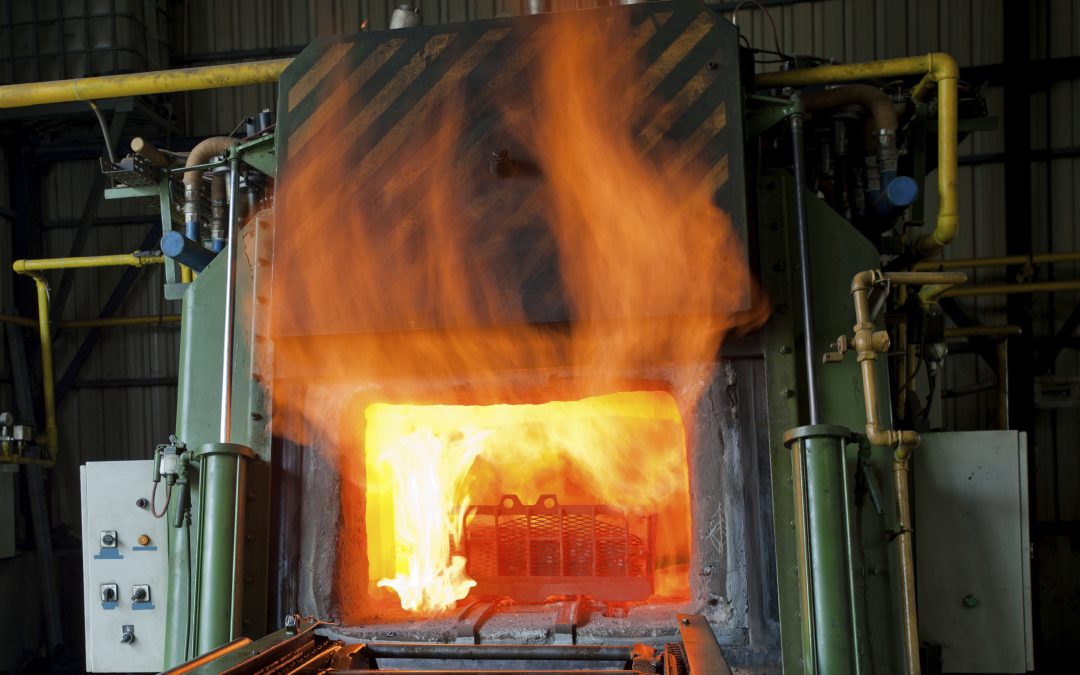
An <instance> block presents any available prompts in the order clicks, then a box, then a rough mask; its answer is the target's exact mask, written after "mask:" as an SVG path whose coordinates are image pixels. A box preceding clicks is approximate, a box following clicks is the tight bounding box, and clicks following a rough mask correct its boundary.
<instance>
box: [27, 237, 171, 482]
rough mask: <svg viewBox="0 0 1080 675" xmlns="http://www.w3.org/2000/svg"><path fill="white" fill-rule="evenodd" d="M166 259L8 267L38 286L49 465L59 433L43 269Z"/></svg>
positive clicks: (50, 261) (151, 259)
mask: <svg viewBox="0 0 1080 675" xmlns="http://www.w3.org/2000/svg"><path fill="white" fill-rule="evenodd" d="M163 262H165V257H164V256H160V255H138V253H122V254H118V255H97V256H86V257H82V258H43V259H40V260H16V261H15V262H14V263H12V265H11V268H12V269H13V270H15V272H16V273H18V274H22V275H25V276H28V277H30V278H31V279H33V280H34V284H36V285H37V304H38V334H39V338H40V341H41V379H42V387H41V389H42V397H43V398H44V399H45V436H44V442H45V447H46V449H47V451H48V457H46V458H45V460H46V461H45V462H43V463H44V464H45V465H47V466H52V465H53V464H54V463H55V462H56V458H57V456H58V454H59V451H60V440H59V433H58V431H57V425H56V382H55V377H56V375H55V372H54V371H53V351H52V327H51V325H50V324H49V282H48V280H46V279H45V275H44V274H42V272H43V271H45V270H61V269H85V268H88V267H118V266H131V267H146V266H147V265H157V264H161V263H163Z"/></svg>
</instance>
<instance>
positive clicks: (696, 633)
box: [679, 614, 732, 675]
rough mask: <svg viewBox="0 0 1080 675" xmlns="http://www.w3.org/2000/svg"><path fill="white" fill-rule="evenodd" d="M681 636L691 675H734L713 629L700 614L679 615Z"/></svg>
mask: <svg viewBox="0 0 1080 675" xmlns="http://www.w3.org/2000/svg"><path fill="white" fill-rule="evenodd" d="M679 636H680V637H682V643H683V649H684V650H685V651H686V665H687V670H689V673H690V675H732V672H731V666H729V665H728V662H727V659H725V658H724V652H723V651H721V649H720V643H719V642H717V641H716V636H715V635H713V632H712V628H711V627H710V626H709V622H708V621H706V620H705V617H703V616H701V615H700V614H680V615H679Z"/></svg>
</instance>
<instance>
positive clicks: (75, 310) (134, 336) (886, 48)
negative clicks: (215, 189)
mask: <svg viewBox="0 0 1080 675" xmlns="http://www.w3.org/2000/svg"><path fill="white" fill-rule="evenodd" d="M1004 1H1005V0H948V1H943V0H823V1H819V2H804V3H799V4H792V5H776V6H772V7H771V8H770V13H771V15H772V18H773V20H774V21H775V26H776V37H775V38H774V33H773V29H772V26H771V24H770V23H769V22H768V21H766V20H764V19H763V16H762V13H761V12H760V11H759V10H757V9H755V8H753V7H752V5H747V7H746V8H745V9H743V10H742V11H740V13H739V23H740V25H741V26H742V27H743V32H744V34H745V35H746V36H747V38H748V40H749V41H750V42H751V44H753V45H754V46H756V47H760V48H763V49H773V48H774V44H775V42H776V41H777V40H778V41H779V44H780V46H781V49H782V51H784V52H788V53H792V52H794V53H800V54H814V55H818V56H827V57H835V58H837V59H839V60H843V61H858V60H868V59H873V58H884V57H893V56H901V55H906V54H913V53H922V52H927V51H936V50H944V51H949V52H951V53H952V54H954V55H955V56H956V58H957V60H958V61H959V63H960V65H961V66H971V65H987V64H996V63H1000V62H1001V61H1002V60H1003V51H1002V42H1003V37H1004V34H1003V33H1004V31H1005V30H1006V27H1005V26H1004V25H1003V19H1002V16H1003V14H1004V11H1003V7H1004V4H1003V3H1004ZM397 4H398V3H397V2H392V1H390V0H353V1H347V0H279V1H276V2H264V1H262V0H237V1H234V2H217V1H214V0H189V1H188V2H184V3H178V4H175V5H173V11H174V15H173V17H172V26H173V30H174V35H173V40H172V43H173V51H174V61H175V62H177V63H195V64H206V63H212V62H220V61H229V60H240V59H253V58H270V57H272V56H274V54H273V53H272V50H281V49H285V50H286V51H287V50H288V49H289V48H293V47H298V46H301V45H303V44H305V43H307V42H308V41H310V40H311V39H312V38H313V37H315V36H318V35H327V34H334V33H343V32H352V31H356V30H357V29H358V28H359V27H360V26H361V24H362V23H363V22H364V21H365V20H366V21H367V25H368V28H369V29H371V30H376V29H380V28H383V27H385V25H386V24H387V22H388V19H389V16H390V13H391V12H392V9H393V7H394V6H395V5H397ZM522 4H523V2H522V1H521V0H505V1H503V0H468V1H466V2H457V1H450V0H427V1H425V2H422V3H420V7H421V16H422V19H423V21H424V22H425V23H440V22H446V21H462V20H469V19H474V18H485V17H491V16H495V15H497V14H500V13H507V14H518V13H520V12H521V9H522ZM561 4H563V5H566V6H594V5H596V4H598V3H596V2H575V1H574V0H570V1H569V2H563V3H561ZM599 4H605V3H599ZM1032 7H1033V9H1032V12H1033V26H1034V31H1033V32H1034V35H1033V54H1032V56H1033V57H1035V58H1045V57H1058V56H1070V55H1076V54H1080V44H1078V43H1080V30H1078V27H1080V6H1078V3H1077V2H1076V0H1047V1H1046V2H1042V3H1033V5H1032ZM215 54H222V56H214V55H215ZM986 96H987V99H988V101H989V105H990V114H991V115H994V116H996V117H998V118H1001V117H1002V109H1003V103H1004V94H1003V91H1002V90H1001V89H1000V88H994V87H992V88H989V89H988V90H987V91H986ZM274 98H275V94H274V87H273V86H270V85H265V86H257V87H244V88H239V89H234V90H220V91H211V92H198V93H193V94H188V95H183V96H179V97H177V98H176V100H177V101H178V110H179V112H180V116H181V117H182V119H183V125H184V129H183V131H184V133H185V134H187V135H189V136H195V137H198V136H204V135H211V134H219V133H227V132H229V131H230V130H231V129H233V128H234V127H235V126H236V125H237V124H238V123H239V121H240V120H241V118H242V117H243V116H245V115H248V114H251V113H254V112H256V111H258V110H260V109H262V108H265V107H270V108H272V107H274V102H275V101H274ZM1078 106H1080V89H1078V85H1077V82H1076V81H1065V82H1058V83H1054V84H1053V85H1052V86H1051V87H1050V89H1049V91H1046V92H1039V93H1037V94H1036V95H1035V97H1034V99H1033V108H1032V117H1033V122H1034V125H1033V126H1034V128H1033V135H1032V142H1033V143H1034V146H1035V148H1036V149H1037V150H1038V149H1046V148H1048V149H1057V150H1061V149H1063V148H1072V147H1074V146H1076V145H1078V144H1080V138H1078V136H1080V122H1078V121H1077V120H1078V119H1080V116H1077V115H1075V114H1074V111H1076V110H1077V108H1078ZM1001 121H1002V123H1006V122H1007V120H1001ZM1003 150H1004V132H1003V130H1002V128H1001V127H999V128H998V130H996V131H990V132H980V133H976V134H973V135H972V136H971V137H970V138H968V139H967V140H966V141H965V142H964V143H963V144H962V146H961V154H962V156H964V157H969V158H971V157H984V156H987V155H995V154H997V153H1001V152H1003ZM1077 161H1078V160H1076V159H1074V158H1072V157H1061V158H1049V159H1047V158H1043V159H1040V160H1039V161H1037V162H1036V163H1035V164H1033V166H1032V185H1033V190H1034V193H1033V201H1034V208H1033V213H1032V218H1031V227H1032V230H1033V233H1034V237H1035V240H1036V242H1037V243H1036V249H1037V250H1039V251H1049V250H1074V249H1076V247H1077V246H1080V242H1078V241H1077V237H1078V235H1077V226H1076V224H1075V219H1074V215H1073V214H1074V213H1075V207H1076V204H1074V201H1075V199H1076V197H1074V195H1076V194H1077V193H1080V166H1078V165H1077ZM93 171H94V167H93V164H92V163H91V162H82V163H70V164H65V165H61V166H58V167H56V168H54V169H53V170H52V171H51V172H50V173H49V175H48V177H47V186H46V189H45V194H46V200H47V203H48V209H49V213H48V214H46V219H47V220H70V219H74V218H77V217H78V215H79V209H80V208H81V204H82V199H83V198H84V196H85V191H86V187H87V186H88V185H89V181H90V176H91V174H92V172H93ZM0 185H2V186H3V187H0V190H2V189H4V187H6V185H7V182H6V181H0ZM959 186H960V198H961V199H960V206H961V209H962V229H961V234H960V237H959V239H958V240H957V241H956V242H955V243H954V244H953V245H952V246H951V247H950V249H949V250H948V252H947V253H946V255H947V256H948V257H973V256H986V255H998V254H1004V253H1005V237H1004V214H1005V208H1004V200H1005V195H1006V192H1007V190H1006V188H1007V186H1006V185H1005V174H1004V170H1003V164H1002V163H1001V162H984V163H978V164H966V165H964V166H962V167H961V169H960V175H959ZM932 192H933V191H932V190H931V193H932ZM2 203H4V202H0V204H2ZM130 208H131V207H130V205H119V204H104V205H103V207H102V209H101V211H100V212H101V213H102V214H123V213H131V211H130ZM934 208H935V204H934V203H933V197H932V195H931V197H930V203H929V204H928V212H931V213H932V212H933V209H934ZM125 209H128V210H127V211H125ZM6 224H7V221H6V220H5V219H4V217H3V216H0V227H6ZM144 227H145V226H144V225H138V224H137V225H106V226H98V227H96V228H95V234H94V235H93V237H92V239H91V241H90V243H89V245H88V247H87V249H86V252H87V253H105V252H115V251H123V250H128V249H131V248H134V247H135V246H136V245H137V243H138V241H139V240H140V239H141V237H142V234H143V230H144ZM70 236H71V231H70V230H68V229H64V228H56V229H50V230H49V231H48V232H47V236H46V241H45V246H46V251H45V252H46V254H47V255H62V254H64V253H66V252H67V247H68V244H69V240H70ZM8 240H9V237H6V236H0V246H5V247H6V246H7V242H8ZM5 255H6V253H5V251H4V250H0V262H3V260H4V257H5ZM1075 267H1076V266H1059V267H1057V268H1055V269H1054V270H1053V274H1054V275H1055V276H1056V277H1057V278H1076V273H1077V270H1076V269H1075ZM117 274H118V272H117V271H115V270H112V271H105V272H85V273H80V275H79V276H78V277H77V279H78V284H77V286H76V292H75V295H74V296H73V299H74V300H75V302H73V303H71V304H70V305H69V307H68V309H67V310H66V312H65V315H66V316H72V317H74V316H75V315H79V316H86V315H88V314H91V313H93V312H94V311H96V308H98V307H100V305H101V303H102V302H103V301H104V295H105V294H106V293H107V292H108V289H110V288H111V284H112V283H113V282H114V280H115V278H116V276H117ZM143 274H144V275H146V276H147V277H150V278H151V280H152V279H153V278H154V276H155V275H158V274H160V271H150V272H144V273H143ZM1001 274H1002V272H1001V271H1000V270H983V271H978V272H976V273H975V274H974V279H973V281H972V282H973V283H986V282H990V281H995V280H999V279H1001ZM158 288H159V287H158V285H157V284H148V283H143V284H140V285H139V288H138V290H137V291H136V293H134V294H133V296H132V298H131V299H130V300H129V304H128V305H127V306H125V308H124V309H123V313H125V314H152V313H155V312H159V311H166V312H172V311H174V310H173V309H172V308H168V309H165V310H163V305H162V301H161V299H160V295H159V292H158ZM3 292H4V293H5V294H7V293H9V291H8V290H7V289H6V288H5V289H4V291H3ZM0 300H3V298H0ZM1076 301H1077V297H1076V294H1072V295H1068V294H1063V295H1060V296H1057V297H1055V298H1053V300H1051V299H1050V298H1048V297H1040V298H1038V299H1037V300H1036V304H1035V308H1036V313H1037V316H1039V317H1040V321H1039V322H1038V323H1037V329H1038V331H1039V332H1040V334H1044V335H1045V334H1049V333H1051V332H1052V331H1053V330H1056V329H1057V327H1059V325H1060V322H1061V319H1062V317H1063V316H1064V314H1066V313H1067V312H1068V310H1070V309H1071V308H1072V307H1073V306H1074V305H1075V303H1076ZM1051 302H1052V306H1051ZM964 305H965V307H966V308H967V309H968V311H969V313H970V314H971V315H972V316H973V318H975V319H976V320H977V321H979V322H980V323H985V324H1000V323H1004V321H1005V317H1004V313H1003V312H1002V311H1001V309H1002V307H1003V303H1002V302H1001V301H1000V300H996V299H980V300H978V301H973V300H965V301H964ZM1051 309H1053V310H1054V312H1056V317H1057V318H1056V319H1051V318H1050V317H1051V316H1053V315H1054V314H1053V313H1052V312H1051V311H1050V310H1051ZM79 337H80V335H78V334H71V335H65V336H61V338H60V340H59V344H58V363H59V364H61V365H60V366H59V367H60V368H61V369H62V368H63V365H62V364H64V363H66V360H67V359H68V358H69V357H70V353H71V351H72V350H73V349H74V347H75V345H76V343H77V340H78V338H79ZM175 359H176V331H175V329H168V328H131V329H126V330H122V331H107V332H106V335H105V338H104V339H103V341H102V343H101V345H99V347H98V348H97V349H96V350H95V352H94V355H93V357H92V358H91V361H90V363H89V364H88V366H87V369H86V370H85V371H84V373H83V375H82V378H83V379H84V380H87V381H93V380H118V379H142V380H146V379H153V378H167V377H173V376H175V368H176V366H175ZM1078 368H1080V364H1078V363H1077V360H1076V355H1075V352H1071V351H1066V352H1065V353H1064V354H1063V355H1062V356H1061V357H1060V358H1059V360H1058V366H1057V372H1058V373H1061V374H1073V375H1075V374H1076V373H1077V371H1078ZM2 377H3V374H2V372H0V380H2ZM993 378H994V373H993V372H992V371H991V370H990V369H989V368H988V367H986V366H985V365H984V364H982V363H981V362H980V361H979V359H978V357H976V356H974V355H970V354H961V355H957V356H955V357H953V358H952V359H951V360H950V361H949V364H948V366H947V368H946V373H945V377H944V382H943V383H940V386H944V387H946V388H949V389H953V390H957V389H962V388H964V387H968V386H970V385H972V384H974V383H979V382H991V381H992V380H993ZM114 384H115V383H114ZM924 386H925V384H924ZM6 392H7V388H6V387H0V397H3V396H5V395H7V393H6ZM174 399H175V389H174V388H172V387H167V386H138V387H118V386H115V387H114V386H110V387H81V388H77V389H76V390H75V391H73V393H72V394H71V395H70V396H69V397H68V400H66V401H65V402H64V406H63V408H62V410H61V413H62V419H61V424H62V428H61V434H62V437H63V439H64V440H65V447H67V448H70V451H69V452H70V453H71V455H70V456H71V458H72V459H73V460H76V459H77V460H78V461H85V460H87V459H104V458H121V457H129V456H132V457H134V456H145V454H146V452H147V451H148V449H149V448H150V446H152V445H153V444H154V443H156V442H158V441H160V440H162V439H164V438H166V437H167V434H168V432H169V430H170V429H171V426H172V424H173V410H172V407H173V405H174ZM0 400H3V399H2V398H0ZM993 405H994V399H993V395H992V393H984V394H979V395H974V396H966V397H962V398H959V399H953V400H951V401H950V402H949V403H948V404H947V406H946V408H945V410H944V412H943V414H944V420H945V423H946V424H947V425H948V426H949V427H950V428H980V427H988V426H990V425H992V423H993V415H994V411H993ZM1055 438H1056V439H1057V440H1056V444H1055V441H1054V440H1052V439H1055ZM1077 438H1080V416H1077V415H1075V414H1070V413H1069V412H1068V411H1063V412H1061V413H1052V412H1050V411H1046V412H1042V413H1040V443H1044V444H1050V451H1048V452H1045V453H1042V454H1045V455H1046V456H1047V457H1051V458H1053V460H1052V463H1051V464H1048V465H1047V466H1046V467H1045V471H1040V474H1042V477H1043V478H1046V477H1049V476H1056V477H1057V478H1056V479H1053V480H1054V481H1056V482H1052V483H1051V484H1049V485H1051V486H1052V485H1056V486H1057V490H1056V491H1055V490H1054V489H1044V490H1040V494H1042V495H1043V498H1044V501H1043V502H1040V514H1042V515H1045V516H1050V515H1052V516H1057V517H1061V518H1066V519H1077V518H1080V498H1078V497H1077V496H1076V494H1075V493H1076V492H1077V491H1076V490H1073V489H1071V486H1075V485H1076V483H1077V481H1078V480H1080V459H1078V458H1080V453H1077V452H1076V450H1077V448H1076V440H1075V439H1077ZM1048 439H1050V440H1048ZM1042 454H1041V455H1040V456H1042ZM69 466H70V465H69ZM74 479H75V474H74V473H71V474H70V475H68V474H65V478H64V482H65V485H66V486H67V487H70V486H71V483H70V481H72V480H74ZM73 506H76V505H73ZM64 511H65V514H64V515H65V519H72V520H71V522H76V521H77V512H75V511H70V510H69V509H67V508H65V509H64Z"/></svg>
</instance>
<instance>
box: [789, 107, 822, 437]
mask: <svg viewBox="0 0 1080 675" xmlns="http://www.w3.org/2000/svg"><path fill="white" fill-rule="evenodd" d="M798 103H799V102H798V100H797V99H796V104H797V106H796V107H797V108H798V111H797V112H795V113H794V114H792V115H791V154H792V159H793V162H792V163H793V165H794V166H793V167H792V168H793V170H794V172H795V235H796V239H797V240H798V246H799V291H800V302H801V304H802V330H803V349H804V350H805V351H806V401H807V406H808V408H809V412H810V424H820V423H821V412H820V399H819V396H818V359H817V355H816V354H817V353H816V352H815V351H814V293H813V288H812V287H811V277H810V223H809V221H808V220H807V216H806V192H805V189H804V187H803V180H804V176H805V171H806V169H805V168H804V165H805V163H806V162H805V157H804V150H803V113H802V107H801V105H798Z"/></svg>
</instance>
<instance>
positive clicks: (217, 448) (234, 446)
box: [191, 443, 256, 460]
mask: <svg viewBox="0 0 1080 675" xmlns="http://www.w3.org/2000/svg"><path fill="white" fill-rule="evenodd" d="M209 455H236V456H238V457H241V458H243V459H247V460H252V459H255V458H256V455H255V451H254V450H252V449H251V448H249V447H248V446H246V445H241V444H239V443H203V444H202V445H200V446H199V449H198V450H195V451H193V452H192V453H191V457H192V459H200V458H202V457H206V456H209Z"/></svg>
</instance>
